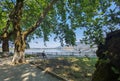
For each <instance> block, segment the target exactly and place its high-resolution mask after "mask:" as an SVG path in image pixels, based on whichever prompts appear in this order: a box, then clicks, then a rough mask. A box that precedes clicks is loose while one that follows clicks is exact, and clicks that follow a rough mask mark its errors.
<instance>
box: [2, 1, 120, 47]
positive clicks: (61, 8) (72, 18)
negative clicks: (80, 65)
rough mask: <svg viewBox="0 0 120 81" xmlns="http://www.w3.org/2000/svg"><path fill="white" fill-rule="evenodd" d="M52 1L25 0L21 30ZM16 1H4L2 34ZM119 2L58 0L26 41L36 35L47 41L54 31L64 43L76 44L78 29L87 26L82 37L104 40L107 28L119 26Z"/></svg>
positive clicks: (99, 41)
mask: <svg viewBox="0 0 120 81" xmlns="http://www.w3.org/2000/svg"><path fill="white" fill-rule="evenodd" d="M50 2H51V0H42V1H41V0H30V1H29V0H24V7H23V12H22V19H21V22H20V25H21V31H22V32H24V31H26V30H28V29H29V28H30V27H31V26H32V25H34V23H35V22H36V21H37V20H38V18H40V16H41V14H42V13H43V12H44V11H45V8H46V7H47V5H49V4H50ZM15 3H16V1H13V0H2V1H1V6H0V19H1V21H0V34H1V33H2V29H3V28H5V26H6V24H7V21H8V19H9V15H10V13H11V12H12V11H13V8H14V5H15ZM119 5H120V4H119V1H118V0H104V1H103V0H58V1H57V2H56V3H55V4H54V5H53V9H51V10H49V12H48V13H47V15H46V17H45V18H44V20H43V21H42V23H41V24H40V25H39V27H37V28H36V30H35V31H34V32H32V33H30V34H29V36H28V37H27V41H30V40H31V39H34V38H35V37H36V38H40V37H42V38H44V41H48V40H49V36H50V35H51V34H55V35H56V37H55V40H56V39H59V40H60V42H61V45H64V44H70V45H74V44H75V41H76V37H75V32H74V31H75V29H76V28H81V29H82V28H84V27H85V28H86V30H85V31H84V35H85V38H84V39H83V41H85V42H86V43H88V44H92V45H93V44H99V43H101V42H102V43H103V42H104V39H103V38H104V37H105V34H106V32H110V31H114V30H116V29H118V28H119V25H118V24H119V21H120V18H119V15H120V10H119ZM113 6H115V7H113ZM11 30H13V28H12V25H11V24H10V25H9V29H8V31H11ZM12 39H13V37H12Z"/></svg>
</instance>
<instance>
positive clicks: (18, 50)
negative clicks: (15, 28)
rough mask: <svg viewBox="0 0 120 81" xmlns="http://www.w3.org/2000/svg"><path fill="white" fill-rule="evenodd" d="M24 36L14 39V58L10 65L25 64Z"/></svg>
mask: <svg viewBox="0 0 120 81" xmlns="http://www.w3.org/2000/svg"><path fill="white" fill-rule="evenodd" d="M25 48H26V43H25V36H24V35H20V34H19V35H18V36H17V37H16V39H15V48H14V56H13V60H12V63H13V64H18V63H25V62H26V60H25V53H24V52H25Z"/></svg>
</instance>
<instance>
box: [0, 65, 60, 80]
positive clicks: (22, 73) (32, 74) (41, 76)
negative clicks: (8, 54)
mask: <svg viewBox="0 0 120 81" xmlns="http://www.w3.org/2000/svg"><path fill="white" fill-rule="evenodd" d="M0 81H61V80H59V79H57V78H56V77H53V76H52V75H50V74H47V73H44V71H42V70H40V69H38V68H36V67H35V66H34V65H31V64H22V65H16V66H11V65H8V64H1V65H0Z"/></svg>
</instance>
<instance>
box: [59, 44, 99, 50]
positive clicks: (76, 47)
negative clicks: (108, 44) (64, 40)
mask: <svg viewBox="0 0 120 81" xmlns="http://www.w3.org/2000/svg"><path fill="white" fill-rule="evenodd" d="M57 48H60V49H71V50H77V51H96V50H97V46H93V47H90V45H88V44H85V43H80V42H76V45H74V46H68V45H66V46H63V47H62V46H59V47H57Z"/></svg>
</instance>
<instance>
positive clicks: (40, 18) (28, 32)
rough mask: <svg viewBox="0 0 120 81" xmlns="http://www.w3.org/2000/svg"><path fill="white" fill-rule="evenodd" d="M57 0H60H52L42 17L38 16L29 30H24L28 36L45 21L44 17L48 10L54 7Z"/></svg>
mask: <svg viewBox="0 0 120 81" xmlns="http://www.w3.org/2000/svg"><path fill="white" fill-rule="evenodd" d="M57 1H58V0H52V2H51V3H50V4H49V5H48V6H47V7H46V8H45V9H44V11H43V13H41V14H40V17H39V18H38V20H37V21H36V22H35V23H34V24H33V25H32V26H31V27H30V28H29V29H28V30H26V31H24V32H23V33H24V34H25V35H26V36H27V35H29V34H30V33H32V32H33V31H34V30H35V29H36V28H38V27H39V25H40V24H41V22H42V21H43V19H44V18H45V17H46V15H47V14H48V12H49V11H50V9H51V8H52V6H53V5H54V4H55V3H56V2H57Z"/></svg>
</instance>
